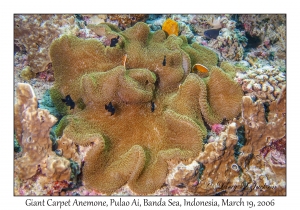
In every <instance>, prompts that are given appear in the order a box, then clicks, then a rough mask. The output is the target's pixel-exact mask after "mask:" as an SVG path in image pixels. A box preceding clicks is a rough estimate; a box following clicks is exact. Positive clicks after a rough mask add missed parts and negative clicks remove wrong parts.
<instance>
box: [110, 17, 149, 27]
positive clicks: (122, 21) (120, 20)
mask: <svg viewBox="0 0 300 210" xmlns="http://www.w3.org/2000/svg"><path fill="white" fill-rule="evenodd" d="M147 16H148V15H146V14H129V15H125V14H108V15H107V22H111V23H116V24H117V26H118V27H120V28H122V29H126V28H128V27H131V26H133V25H134V24H136V23H137V22H143V21H145V20H146V18H147Z"/></svg>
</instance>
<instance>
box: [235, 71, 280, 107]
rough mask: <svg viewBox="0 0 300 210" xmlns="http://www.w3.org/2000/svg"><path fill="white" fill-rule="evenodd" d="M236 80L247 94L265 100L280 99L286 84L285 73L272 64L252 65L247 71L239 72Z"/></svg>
mask: <svg viewBox="0 0 300 210" xmlns="http://www.w3.org/2000/svg"><path fill="white" fill-rule="evenodd" d="M235 80H236V81H237V82H238V83H240V84H241V85H242V89H243V91H244V92H245V95H249V96H251V97H256V98H258V99H261V100H263V101H264V102H266V101H267V102H272V101H275V100H276V99H278V97H279V96H280V93H281V92H282V89H283V87H284V86H285V85H286V77H285V73H284V72H281V71H280V70H279V69H278V68H275V67H272V66H263V67H251V68H250V69H249V70H248V71H246V72H238V73H237V74H236V78H235Z"/></svg>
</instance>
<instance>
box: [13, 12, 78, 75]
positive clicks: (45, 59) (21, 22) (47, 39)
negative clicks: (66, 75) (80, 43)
mask: <svg viewBox="0 0 300 210" xmlns="http://www.w3.org/2000/svg"><path fill="white" fill-rule="evenodd" d="M74 23H75V20H74V16H72V15H15V17H14V40H15V45H16V46H17V47H18V48H19V51H26V52H27V54H28V65H29V66H30V68H31V70H32V71H33V72H34V73H37V72H41V71H44V70H45V68H46V66H47V65H48V64H49V63H50V58H49V55H48V50H49V46H50V44H51V42H52V41H53V40H54V39H55V38H58V37H59V35H60V34H61V33H62V31H64V30H68V31H70V33H71V32H72V30H76V27H75V24H74ZM64 25H67V26H68V27H70V26H71V25H74V27H73V28H72V27H70V28H68V29H66V28H63V26H64ZM33 32H34V33H33ZM72 33H75V32H72Z"/></svg>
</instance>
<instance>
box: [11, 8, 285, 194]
mask: <svg viewBox="0 0 300 210" xmlns="http://www.w3.org/2000/svg"><path fill="white" fill-rule="evenodd" d="M14 20H15V21H14V29H15V30H14V32H15V37H14V84H15V85H14V90H15V106H14V195H69V196H75V195H117V196H120V195H133V196H137V195H159V196H165V195H168V196H173V195H200V196H201V195H226V196H232V195H239V196H241V195H285V194H286V164H287V159H286V141H287V138H286V83H287V82H286V65H285V62H286V61H285V59H286V15H284V14H279V15H277V14H259V15H251V14H250V15H249V14H247V15H243V14H234V15H230V14H226V15H224V14H216V15H214V14H196V15H194V14H191V15H188V14H163V15H160V14H153V15H151V14H149V15H146V14H130V15H127V14H107V15H106V14H75V15H71V14H70V15H50V14H49V15H46V14H45V15H30V14H24V15H22V14H16V15H14ZM143 22H145V23H143ZM168 23H169V24H168ZM170 23H171V24H170ZM172 26H175V27H172ZM170 29H171V30H170ZM32 31H34V32H35V33H34V34H33V33H32ZM25 83H26V84H25ZM33 90H34V92H33Z"/></svg>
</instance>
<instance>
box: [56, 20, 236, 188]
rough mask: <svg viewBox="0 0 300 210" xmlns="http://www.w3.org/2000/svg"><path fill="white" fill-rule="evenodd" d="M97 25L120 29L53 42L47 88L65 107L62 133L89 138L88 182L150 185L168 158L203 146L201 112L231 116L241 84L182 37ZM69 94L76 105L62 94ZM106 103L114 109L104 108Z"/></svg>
mask: <svg viewBox="0 0 300 210" xmlns="http://www.w3.org/2000/svg"><path fill="white" fill-rule="evenodd" d="M94 30H98V31H102V32H101V33H104V34H105V35H106V36H107V37H109V36H110V37H111V39H116V37H118V39H117V40H118V41H117V44H116V46H105V45H103V44H102V43H101V42H99V41H98V40H95V39H91V40H82V39H78V38H76V37H73V36H62V37H61V38H59V39H57V40H56V41H54V42H53V44H52V45H51V48H50V56H51V61H52V66H53V69H54V75H55V83H54V87H53V88H52V89H51V91H50V93H51V97H52V99H53V101H54V104H55V105H56V106H57V108H58V110H59V111H61V113H63V114H68V115H66V116H65V117H64V118H63V119H62V121H61V122H60V124H59V125H58V129H59V130H60V132H59V133H61V134H62V139H71V140H73V141H74V143H75V144H78V145H82V146H86V145H90V144H92V145H93V146H92V149H91V150H90V151H89V152H88V154H87V156H86V157H85V159H84V161H85V164H84V167H83V181H84V183H85V185H86V186H88V187H89V188H92V189H97V190H99V191H101V192H104V193H108V194H110V193H112V192H114V191H115V190H117V189H118V188H120V187H121V186H123V185H124V184H126V183H128V186H129V187H130V188H131V189H132V190H133V191H134V192H136V193H138V194H149V193H153V192H154V191H155V190H156V189H159V188H160V187H161V186H162V185H163V183H164V181H165V178H166V175H167V172H168V167H167V160H169V159H176V160H183V161H187V160H189V158H193V157H196V156H197V155H198V153H199V152H200V151H201V149H202V139H203V138H204V137H205V136H206V128H205V126H204V124H203V120H202V117H201V113H202V114H203V117H204V119H205V120H206V121H207V122H208V123H219V122H221V121H222V119H223V118H227V119H230V118H232V117H235V116H236V115H238V114H239V112H240V108H239V107H240V105H241V98H242V91H241V89H240V87H239V86H238V85H237V84H236V83H235V82H234V81H233V79H232V78H231V76H230V75H227V73H225V72H223V70H222V69H220V68H217V67H215V68H213V66H215V65H216V64H217V57H216V55H215V54H214V53H213V52H211V51H209V50H208V49H206V48H205V47H201V46H199V45H197V44H193V45H188V44H187V40H186V39H185V38H184V37H176V36H174V35H169V36H168V38H166V35H165V33H164V32H163V31H161V30H160V31H156V32H155V33H150V29H149V27H148V26H147V25H146V24H144V23H137V24H136V25H134V26H133V27H132V28H129V29H126V30H125V31H123V32H121V31H119V30H116V29H115V28H114V27H113V26H111V25H110V24H102V25H98V26H97V27H96V28H94ZM201 55H205V56H204V57H202V56H201ZM124 56H126V58H127V60H126V61H125V62H124V60H123V58H124ZM194 63H201V64H204V65H206V66H207V67H208V68H211V69H212V70H211V74H210V75H209V77H208V78H206V82H207V85H206V82H205V81H204V80H202V79H201V78H200V77H198V76H197V75H196V74H192V73H190V71H191V66H192V65H193V64H194ZM70 72H72V73H70ZM220 87H226V89H227V90H226V91H224V90H223V91H221V89H220ZM212 94H219V95H220V96H219V97H218V98H215V97H214V96H212ZM66 95H70V96H71V98H72V99H73V100H74V102H75V104H76V106H75V109H72V110H71V109H69V107H67V106H66V105H65V104H64V103H63V102H62V101H61V99H62V98H64V97H65V96H66ZM211 100H215V101H214V102H212V101H211ZM80 103H81V104H82V103H83V104H84V105H85V106H84V108H82V106H79V105H78V104H80ZM109 103H111V106H113V107H114V109H115V110H116V111H115V113H113V114H111V113H109V112H107V110H106V109H105V107H106V106H107V104H109ZM224 104H228V106H224ZM131 128H132V129H131ZM133 128H134V129H133ZM62 130H63V132H62ZM183 139H184V142H183V141H182V140H183ZM157 142H159V143H157ZM63 153H64V152H63ZM133 160H134V161H133Z"/></svg>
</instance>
